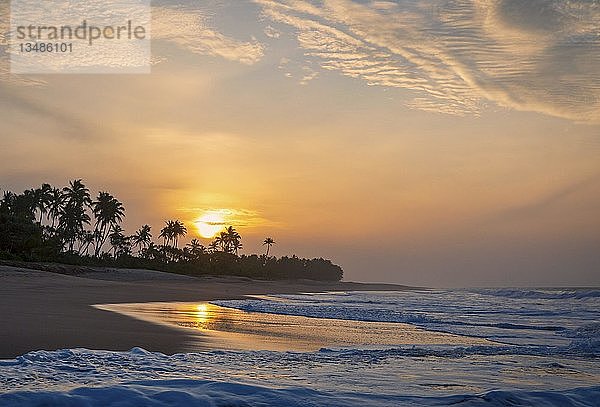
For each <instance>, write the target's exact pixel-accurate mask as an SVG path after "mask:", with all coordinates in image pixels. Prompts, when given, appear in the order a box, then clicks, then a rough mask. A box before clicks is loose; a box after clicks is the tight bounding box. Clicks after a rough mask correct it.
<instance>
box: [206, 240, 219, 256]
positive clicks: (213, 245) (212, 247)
mask: <svg viewBox="0 0 600 407" xmlns="http://www.w3.org/2000/svg"><path fill="white" fill-rule="evenodd" d="M208 250H209V251H210V252H211V253H214V252H218V251H219V242H218V241H217V239H215V240H213V241H212V242H210V243H209V244H208Z"/></svg>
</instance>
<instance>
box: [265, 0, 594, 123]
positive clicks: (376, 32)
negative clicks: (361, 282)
mask: <svg viewBox="0 0 600 407" xmlns="http://www.w3.org/2000/svg"><path fill="white" fill-rule="evenodd" d="M254 1H255V3H257V4H259V5H260V6H261V7H262V13H263V15H264V17H266V18H267V19H270V20H272V21H274V22H277V23H280V24H287V25H289V26H292V27H293V28H295V32H296V33H297V39H298V42H299V44H300V47H301V48H302V49H303V50H304V52H305V55H306V56H308V57H309V58H314V59H315V60H317V61H318V62H319V64H320V66H321V67H322V68H324V69H327V70H332V71H338V72H341V73H342V74H344V75H346V76H350V77H354V78H359V79H362V80H364V81H366V82H367V83H368V84H370V85H378V86H386V87H397V88H404V89H408V90H411V91H412V92H414V98H413V100H412V101H411V102H409V105H410V106H412V107H414V108H418V109H423V110H432V111H438V112H445V113H451V114H459V115H464V114H478V113H479V112H481V111H482V110H483V109H484V108H485V107H486V106H488V105H490V104H495V105H498V106H502V107H507V108H512V109H516V110H523V111H534V112H540V113H545V114H549V115H553V116H557V117H563V118H567V119H572V120H576V121H594V122H595V121H600V71H599V70H598V66H600V4H599V3H598V2H596V1H586V0H578V1H577V0H572V1H566V0H562V1H561V0H436V1H428V2H420V1H403V2H398V1H395V2H392V1H370V2H360V3H359V2H356V1H352V0H323V1H319V2H316V1H309V0H283V1H281V0H277V1H275V0H254Z"/></svg>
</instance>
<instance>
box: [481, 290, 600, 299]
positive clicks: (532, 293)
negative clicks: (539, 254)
mask: <svg viewBox="0 0 600 407" xmlns="http://www.w3.org/2000/svg"><path fill="white" fill-rule="evenodd" d="M472 291H473V292H475V293H478V294H483V295H490V296H494V297H506V298H514V299H540V300H560V299H567V298H572V299H587V298H600V290H593V289H539V290H524V289H517V288H515V289H512V288H500V289H482V290H472Z"/></svg>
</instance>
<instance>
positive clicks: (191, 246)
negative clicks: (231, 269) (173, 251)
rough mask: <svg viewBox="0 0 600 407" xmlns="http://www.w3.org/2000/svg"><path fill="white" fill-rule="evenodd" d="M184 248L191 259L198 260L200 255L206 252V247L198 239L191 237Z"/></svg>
mask: <svg viewBox="0 0 600 407" xmlns="http://www.w3.org/2000/svg"><path fill="white" fill-rule="evenodd" d="M185 248H186V249H187V251H188V253H189V255H190V257H191V258H192V259H193V260H198V259H199V258H200V256H202V255H203V254H205V253H206V247H204V245H202V244H201V243H200V241H199V240H198V239H192V241H191V242H189V243H188V244H187V246H186V247H185Z"/></svg>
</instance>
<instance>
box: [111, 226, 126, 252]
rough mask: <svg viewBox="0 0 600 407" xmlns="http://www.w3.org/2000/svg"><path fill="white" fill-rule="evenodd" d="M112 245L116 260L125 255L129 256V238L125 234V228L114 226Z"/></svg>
mask: <svg viewBox="0 0 600 407" xmlns="http://www.w3.org/2000/svg"><path fill="white" fill-rule="evenodd" d="M109 239H110V245H111V246H112V248H113V256H114V257H115V258H117V257H119V256H120V255H123V254H129V252H130V246H129V238H128V237H127V236H125V235H124V234H123V228H121V226H119V225H113V227H112V229H111V232H110V235H109Z"/></svg>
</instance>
